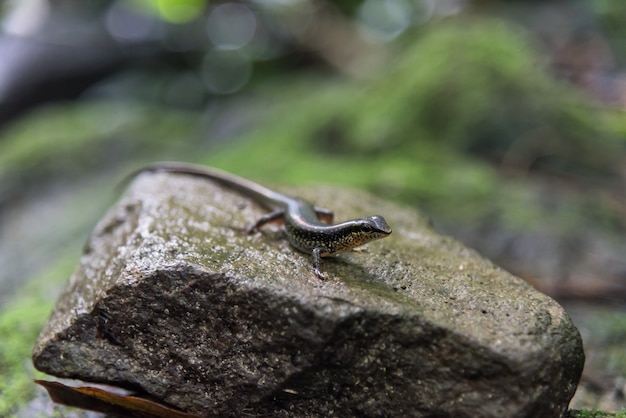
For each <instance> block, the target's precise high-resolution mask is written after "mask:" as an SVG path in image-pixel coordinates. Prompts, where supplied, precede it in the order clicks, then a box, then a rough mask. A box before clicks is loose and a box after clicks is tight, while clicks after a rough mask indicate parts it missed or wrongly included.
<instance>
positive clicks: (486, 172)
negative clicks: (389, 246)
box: [0, 0, 626, 416]
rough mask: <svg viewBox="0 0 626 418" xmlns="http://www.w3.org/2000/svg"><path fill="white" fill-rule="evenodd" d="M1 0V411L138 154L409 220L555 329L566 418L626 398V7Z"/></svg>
mask: <svg viewBox="0 0 626 418" xmlns="http://www.w3.org/2000/svg"><path fill="white" fill-rule="evenodd" d="M1 7H2V8H1V9H0V19H1V23H2V32H1V33H0V416H5V415H9V416H10V415H11V414H18V415H22V416H27V413H28V412H25V411H29V409H28V408H30V406H29V400H30V399H31V398H32V397H33V394H34V393H35V389H34V385H33V384H32V382H31V379H32V378H33V376H36V375H37V374H36V372H35V371H34V370H33V368H32V366H31V364H30V349H31V347H32V344H33V342H34V340H35V338H36V336H37V334H38V333H39V330H40V329H41V327H42V326H43V324H44V322H45V320H46V319H47V316H48V314H49V312H50V311H51V309H52V307H53V306H54V302H55V298H56V296H57V295H58V292H59V291H60V289H62V287H63V286H64V284H65V282H66V280H67V278H68V276H69V275H70V274H71V271H72V270H73V268H74V267H75V266H76V264H77V263H78V261H79V258H80V253H81V247H82V243H83V242H84V241H85V239H86V237H87V236H88V234H89V231H90V229H91V228H92V227H93V225H94V224H95V223H96V221H97V220H98V219H99V217H100V216H101V215H102V214H103V213H104V212H105V211H106V210H107V208H108V207H109V206H110V205H111V204H112V203H113V202H114V201H115V199H116V198H117V197H118V194H119V192H120V190H119V189H116V184H117V183H118V182H119V181H120V180H121V179H122V178H123V177H124V176H125V175H126V174H127V173H129V172H130V171H131V170H133V169H135V168H137V167H139V166H141V165H142V164H144V163H146V162H150V161H155V160H183V161H191V162H197V163H203V164H208V165H215V166H218V167H221V168H224V169H227V170H230V171H233V172H235V173H237V174H240V175H242V176H244V177H249V178H251V179H254V180H258V181H259V182H261V183H267V184H270V185H276V184H298V185H306V184H319V183H324V184H338V185H348V186H352V187H356V188H363V189H368V190H370V191H371V192H372V193H374V194H376V195H378V196H380V197H382V198H385V199H390V200H395V201H398V202H401V203H403V204H405V205H409V206H412V207H415V208H418V209H420V210H422V211H424V212H426V213H427V214H428V215H429V216H430V217H431V218H432V219H433V223H434V225H435V227H436V228H437V229H438V230H440V231H441V232H442V233H445V234H449V235H452V236H454V237H456V238H457V239H459V240H461V241H462V242H464V243H465V244H466V245H468V246H470V247H473V248H475V249H477V250H478V251H480V252H481V253H482V254H484V255H485V256H486V257H488V258H490V259H492V260H493V261H494V262H495V263H496V264H498V265H501V266H503V267H504V268H506V269H508V270H510V271H512V272H513V273H514V274H516V275H518V276H520V277H522V278H524V279H526V280H528V281H529V282H530V283H532V284H533V285H534V286H536V287H537V288H538V289H540V290H541V291H543V292H545V293H547V294H549V295H551V296H552V297H554V298H555V299H557V300H558V301H559V302H561V303H562V304H563V305H564V306H565V307H566V309H567V310H568V312H569V313H570V314H571V315H572V317H573V319H574V321H575V322H576V324H577V325H578V327H579V329H580V330H581V333H582V335H583V338H584V341H585V348H586V353H587V364H586V368H585V372H584V375H583V379H582V383H581V386H580V388H579V390H578V392H577V395H576V397H575V399H574V401H573V403H572V407H575V408H589V409H595V408H599V409H604V410H610V411H613V410H617V411H619V410H621V409H622V408H623V407H626V401H625V399H624V393H625V392H626V380H625V378H626V350H625V349H624V348H625V344H626V332H625V330H626V256H625V255H626V239H625V238H624V233H625V230H626V187H625V186H626V181H625V180H626V162H625V161H626V160H625V156H626V114H625V111H626V72H625V65H626V42H625V41H624V40H625V39H626V26H625V25H623V17H624V16H626V3H624V2H622V1H619V0H598V1H594V2H563V1H545V2H535V1H495V0H493V1H461V0H445V1H444V0H440V1H436V0H345V1H336V2H330V1H324V0H266V1H260V0H257V1H254V0H248V1H238V2H218V1H203V0H185V1H180V0H179V1H173V0H172V1H167V0H161V1H158V0H135V1H131V0H117V1H112V0H108V1H104V0H100V1H92V2H81V1H76V0H74V1H71V0H66V1H56V2H55V1H46V0H25V1H20V2H17V1H15V2H7V3H3V4H2V6H1ZM30 404H31V405H32V402H30ZM20 411H21V412H20Z"/></svg>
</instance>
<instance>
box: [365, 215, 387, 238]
mask: <svg viewBox="0 0 626 418" xmlns="http://www.w3.org/2000/svg"><path fill="white" fill-rule="evenodd" d="M358 227H359V230H360V232H361V233H362V234H363V235H364V236H365V237H367V238H366V241H373V240H375V239H379V238H384V237H386V236H388V235H389V234H391V228H390V227H389V225H387V221H385V218H383V217H382V216H379V215H374V216H368V217H367V218H363V219H361V220H360V221H359V222H358Z"/></svg>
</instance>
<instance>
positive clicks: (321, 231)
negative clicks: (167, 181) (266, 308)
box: [129, 161, 391, 280]
mask: <svg viewBox="0 0 626 418" xmlns="http://www.w3.org/2000/svg"><path fill="white" fill-rule="evenodd" d="M144 172H167V173H174V174H185V175H191V176H196V177H201V178H206V179H209V180H212V181H215V182H217V183H219V184H221V185H223V186H226V187H227V188H230V189H233V190H235V191H237V192H239V193H241V194H243V195H244V196H247V197H249V198H252V199H253V200H255V201H256V202H257V203H259V204H260V205H261V206H263V207H265V208H266V209H268V210H271V212H269V213H267V214H265V215H263V216H261V217H260V218H259V219H257V220H256V221H255V222H253V223H251V224H250V226H248V227H247V228H246V230H245V231H246V233H248V234H251V233H253V232H255V231H257V230H259V229H260V228H261V227H262V226H263V225H265V224H267V223H269V222H275V221H280V222H282V223H283V224H284V229H285V235H286V236H287V240H288V241H289V243H290V244H291V246H293V247H294V248H296V249H298V250H300V251H302V252H305V253H308V254H311V256H312V257H313V271H314V273H315V276H317V277H318V278H319V279H322V280H324V279H326V278H327V276H326V274H325V273H323V272H322V270H321V260H320V259H321V257H328V256H332V255H334V254H337V253H340V252H343V251H348V250H351V249H353V248H355V247H359V246H361V245H363V244H366V243H368V242H370V241H374V240H376V239H380V238H384V237H387V236H389V235H390V234H391V228H390V227H389V225H387V222H386V221H385V219H384V218H383V217H382V216H380V215H374V216H367V217H363V218H358V219H352V220H348V221H344V222H340V223H333V213H332V212H331V211H329V210H327V209H323V208H319V207H316V206H314V205H313V204H311V203H309V202H308V201H306V200H304V199H301V198H299V197H294V196H288V195H284V194H282V193H278V192H276V191H273V190H271V189H269V188H267V187H264V186H261V185H260V184H257V183H255V182H253V181H251V180H248V179H245V178H242V177H239V176H236V175H234V174H231V173H229V172H226V171H223V170H220V169H217V168H214V167H208V166H202V165H198V164H191V163H181V162H169V161H166V162H156V163H152V164H148V165H146V166H144V167H143V168H140V169H139V170H137V171H135V172H134V173H132V174H131V175H130V176H129V178H132V177H135V176H137V175H139V174H140V173H144Z"/></svg>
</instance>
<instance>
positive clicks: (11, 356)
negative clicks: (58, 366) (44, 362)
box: [0, 297, 52, 417]
mask: <svg viewBox="0 0 626 418" xmlns="http://www.w3.org/2000/svg"><path fill="white" fill-rule="evenodd" d="M51 309H52V303H51V302H50V301H49V300H45V299H43V298H40V297H23V298H20V299H18V300H17V301H16V303H14V304H11V305H8V306H6V307H5V308H4V310H3V311H2V312H1V313H0V335H2V339H0V416H3V417H4V416H9V414H10V413H11V412H12V411H14V410H15V408H16V407H17V406H18V405H19V404H20V403H22V402H24V401H26V400H27V399H29V397H30V396H31V395H32V393H33V390H34V384H33V382H32V379H33V373H34V372H33V368H32V366H31V363H30V353H31V350H32V347H33V343H34V341H35V339H36V338H37V335H38V334H39V331H41V328H42V327H43V324H44V323H45V320H46V318H47V317H48V314H49V312H50V311H51Z"/></svg>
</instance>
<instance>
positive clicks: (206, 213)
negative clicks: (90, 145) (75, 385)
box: [33, 174, 584, 417]
mask: <svg viewBox="0 0 626 418" xmlns="http://www.w3.org/2000/svg"><path fill="white" fill-rule="evenodd" d="M288 192H295V193H297V194H299V195H302V196H303V197H305V198H308V199H309V200H312V201H315V202H316V203H318V204H320V205H326V206H328V207H332V208H333V209H336V211H337V213H336V219H338V220H342V219H346V218H349V217H359V216H363V215H373V214H382V215H384V216H385V217H386V218H387V220H388V222H389V224H390V225H391V227H392V228H393V229H394V232H393V234H392V236H391V237H390V238H387V239H385V240H381V241H377V242H374V243H371V244H370V245H369V248H368V249H367V250H365V251H362V252H351V253H346V254H342V255H339V256H337V257H335V258H332V259H324V261H325V262H324V265H323V268H324V270H325V271H326V272H327V273H328V274H329V275H330V276H331V278H330V279H329V280H326V281H320V280H319V279H317V278H316V277H315V276H314V274H313V272H312V265H311V257H310V256H308V255H306V254H303V253H300V252H297V251H295V250H293V249H292V248H291V247H289V245H288V243H287V242H286V241H285V240H284V239H282V238H283V237H282V232H281V231H280V228H279V227H277V226H276V227H273V226H270V227H268V228H265V230H264V231H263V233H258V234H255V235H244V234H242V233H240V232H239V231H238V230H237V228H238V227H243V226H245V225H247V224H248V223H249V222H250V220H252V219H254V218H256V217H258V215H259V214H261V213H262V210H261V209H260V208H259V207H258V206H257V205H256V204H255V203H253V202H252V201H250V200H249V199H247V198H246V197H245V196H242V195H240V194H238V193H236V192H232V191H229V190H227V189H223V188H221V187H219V186H217V185H215V184H213V183H211V182H210V181H208V180H203V179H197V178H192V177H189V176H183V175H172V174H144V175H142V176H141V177H139V178H138V179H137V180H136V181H135V182H134V183H133V184H132V186H131V188H130V189H129V191H128V192H127V193H126V194H125V196H124V197H123V198H122V199H121V201H120V202H119V203H118V204H117V205H116V206H115V207H113V208H112V209H111V211H110V212H109V213H108V214H107V215H106V216H105V217H104V218H103V219H102V221H101V222H100V223H99V224H98V225H97V227H96V228H95V230H94V231H93V233H92V236H91V238H90V240H89V242H88V244H87V247H86V249H85V254H84V256H83V258H82V260H81V263H80V265H79V267H78V268H77V270H76V272H75V273H74V275H73V276H72V277H71V279H70V282H69V285H68V287H67V289H66V290H65V292H64V293H63V294H62V296H61V297H60V299H59V301H58V304H57V306H56V308H55V310H54V312H53V314H52V316H51V318H50V320H49V322H48V323H47V325H46V327H45V329H44V330H43V331H42V333H41V335H40V337H39V341H38V342H37V344H36V347H35V349H34V352H33V359H34V363H35V365H36V367H37V368H38V369H40V370H42V371H44V372H46V373H49V374H53V375H57V376H61V377H72V378H80V379H83V380H86V381H91V382H105V383H110V384H115V385H120V386H125V387H131V388H137V389H139V390H141V391H144V392H147V393H148V394H150V395H152V396H154V397H156V398H159V399H161V400H162V401H163V402H166V403H169V404H171V405H174V406H177V407H179V408H181V409H183V410H187V411H193V412H198V413H201V414H206V415H213V414H218V415H243V414H252V415H256V414H267V415H271V416H323V415H325V416H422V417H558V416H560V415H561V414H563V413H564V411H566V408H567V405H568V402H569V400H570V398H571V396H572V395H573V393H574V390H575V388H576V385H577V383H578V379H579V377H580V373H581V370H582V366H583V362H584V354H583V349H582V342H581V339H580V335H579V333H578V330H577V329H576V328H575V326H574V325H573V324H572V322H571V320H570V318H569V317H568V315H567V314H566V313H565V311H564V310H563V308H562V307H561V306H559V305H558V304H557V303H556V302H555V301H553V300H552V299H550V298H549V297H547V296H545V295H543V294H541V293H539V292H537V291H535V290H534V289H533V288H532V287H531V286H529V285H528V284H526V283H525V282H524V281H523V280H521V279H519V278H516V277H513V276H511V275H510V274H508V273H507V272H505V271H503V270H501V269H499V268H498V267H496V266H494V265H492V264H491V263H490V262H489V261H487V260H485V259H483V258H481V257H480V256H479V255H478V254H476V253H475V252H473V251H472V250H469V249H467V248H465V247H463V246H462V245H461V244H459V243H458V242H456V241H454V240H452V239H450V238H446V237H443V236H440V235H438V234H437V233H436V232H434V231H433V230H432V229H430V227H429V226H428V221H427V220H426V219H425V218H424V217H423V216H421V215H420V214H419V213H417V212H415V211H414V210H411V209H407V208H402V207H398V206H397V205H393V204H391V203H387V202H382V201H380V200H378V199H375V198H374V197H372V196H370V195H368V194H365V193H362V192H356V191H349V190H340V189H330V188H317V189H306V190H297V191H294V190H288Z"/></svg>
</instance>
